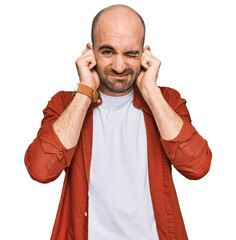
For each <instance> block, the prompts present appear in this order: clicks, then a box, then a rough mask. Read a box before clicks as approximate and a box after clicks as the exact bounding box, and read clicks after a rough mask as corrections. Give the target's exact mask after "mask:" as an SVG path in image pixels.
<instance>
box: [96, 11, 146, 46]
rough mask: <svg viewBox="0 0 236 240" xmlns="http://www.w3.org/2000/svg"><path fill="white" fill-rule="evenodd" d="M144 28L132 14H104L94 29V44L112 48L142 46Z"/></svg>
mask: <svg viewBox="0 0 236 240" xmlns="http://www.w3.org/2000/svg"><path fill="white" fill-rule="evenodd" d="M143 35H144V29H143V26H142V23H141V21H140V19H139V18H138V16H136V15H134V14H124V13H123V14H122V13H120V14H117V13H108V14H104V15H102V16H101V17H100V19H99V20H98V23H97V25H96V27H95V29H94V45H95V48H99V46H101V45H111V46H112V47H114V48H138V49H139V48H142V41H143Z"/></svg>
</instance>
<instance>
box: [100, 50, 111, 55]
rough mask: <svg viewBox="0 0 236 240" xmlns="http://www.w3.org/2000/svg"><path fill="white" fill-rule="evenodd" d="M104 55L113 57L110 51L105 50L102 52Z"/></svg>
mask: <svg viewBox="0 0 236 240" xmlns="http://www.w3.org/2000/svg"><path fill="white" fill-rule="evenodd" d="M102 54H103V55H112V51H110V50H105V51H103V52H102Z"/></svg>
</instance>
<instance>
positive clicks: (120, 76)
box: [111, 73, 129, 79]
mask: <svg viewBox="0 0 236 240" xmlns="http://www.w3.org/2000/svg"><path fill="white" fill-rule="evenodd" d="M111 76H112V77H113V78H115V79H127V78H128V76H129V73H127V74H123V75H114V74H111Z"/></svg>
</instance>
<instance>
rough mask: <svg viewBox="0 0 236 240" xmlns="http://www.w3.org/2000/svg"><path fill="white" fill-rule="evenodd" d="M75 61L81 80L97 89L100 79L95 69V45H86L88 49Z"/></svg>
mask: <svg viewBox="0 0 236 240" xmlns="http://www.w3.org/2000/svg"><path fill="white" fill-rule="evenodd" d="M75 63H76V68H77V71H78V74H79V78H80V82H81V83H83V84H85V85H87V86H89V87H91V88H93V89H97V88H98V87H99V85H100V80H99V77H98V74H97V72H96V70H95V69H94V67H95V66H96V64H97V63H96V59H95V55H94V53H93V47H92V45H91V44H90V43H88V44H87V45H86V49H85V50H84V51H83V53H82V55H81V56H80V57H79V58H78V59H77V60H76V62H75Z"/></svg>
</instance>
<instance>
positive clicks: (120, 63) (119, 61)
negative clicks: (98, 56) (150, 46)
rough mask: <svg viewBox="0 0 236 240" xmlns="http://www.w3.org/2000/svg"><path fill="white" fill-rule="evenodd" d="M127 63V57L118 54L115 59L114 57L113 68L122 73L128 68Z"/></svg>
mask: <svg viewBox="0 0 236 240" xmlns="http://www.w3.org/2000/svg"><path fill="white" fill-rule="evenodd" d="M126 68H127V67H126V63H125V59H124V57H123V56H120V55H117V56H116V57H115V58H114V59H113V63H112V69H113V70H114V71H116V72H117V73H122V72H124V71H125V69H126Z"/></svg>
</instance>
